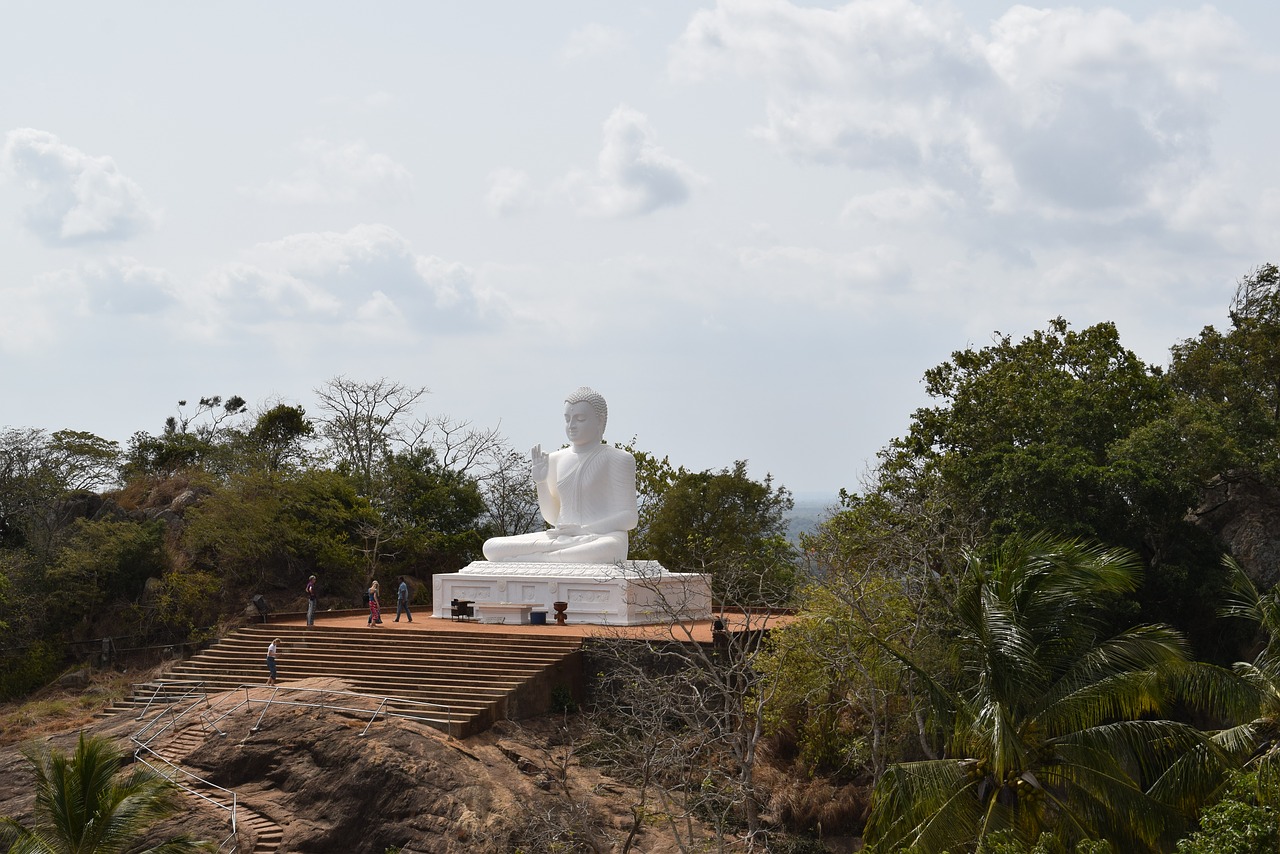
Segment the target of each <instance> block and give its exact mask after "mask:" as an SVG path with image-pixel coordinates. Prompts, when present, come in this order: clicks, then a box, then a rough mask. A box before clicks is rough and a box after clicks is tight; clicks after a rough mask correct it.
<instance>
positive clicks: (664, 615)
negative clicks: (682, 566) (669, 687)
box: [431, 560, 711, 626]
mask: <svg viewBox="0 0 1280 854" xmlns="http://www.w3.org/2000/svg"><path fill="white" fill-rule="evenodd" d="M431 587H432V603H433V606H432V614H433V616H436V617H445V618H447V617H449V606H450V603H451V602H452V601H453V600H454V599H467V600H470V601H471V602H474V603H476V605H477V607H478V608H479V609H480V611H481V612H483V605H484V604H485V603H491V604H494V605H532V606H533V610H535V611H546V612H547V622H548V623H549V624H554V620H555V609H554V608H553V607H552V603H554V602H568V603H569V607H568V609H567V610H566V611H565V616H566V618H567V619H568V621H569V622H571V623H593V624H598V625H608V626H640V625H647V624H650V623H666V622H670V621H672V620H674V619H684V620H708V619H711V577H710V576H708V575H700V574H695V573H680V572H667V570H666V569H664V568H663V567H662V565H661V564H659V563H658V562H657V561H655V560H628V561H622V562H621V563H491V562H489V561H484V560H478V561H474V562H472V563H471V565H470V566H468V567H467V568H466V569H463V570H461V571H460V572H453V573H447V574H442V575H436V576H434V577H433V578H432V582H431ZM498 610H501V609H498Z"/></svg>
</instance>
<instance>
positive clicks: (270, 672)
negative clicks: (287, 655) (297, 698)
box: [267, 638, 280, 685]
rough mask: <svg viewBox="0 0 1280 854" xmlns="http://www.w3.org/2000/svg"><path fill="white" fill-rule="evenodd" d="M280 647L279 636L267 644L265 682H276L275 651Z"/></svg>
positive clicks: (269, 683) (270, 683) (271, 683)
mask: <svg viewBox="0 0 1280 854" xmlns="http://www.w3.org/2000/svg"><path fill="white" fill-rule="evenodd" d="M279 649H280V638H276V639H275V640H273V641H272V642H271V643H270V644H268V645H267V676H268V678H267V684H268V685H274V684H276V652H278V651H279Z"/></svg>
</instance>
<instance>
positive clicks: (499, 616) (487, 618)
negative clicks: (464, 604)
mask: <svg viewBox="0 0 1280 854" xmlns="http://www.w3.org/2000/svg"><path fill="white" fill-rule="evenodd" d="M533 608H534V606H533V605H520V604H518V603H515V602H477V603H476V604H475V609H476V618H477V619H479V620H480V622H482V623H505V622H507V621H508V618H512V619H511V622H513V623H515V624H516V625H521V626H527V625H529V615H530V614H531V613H533Z"/></svg>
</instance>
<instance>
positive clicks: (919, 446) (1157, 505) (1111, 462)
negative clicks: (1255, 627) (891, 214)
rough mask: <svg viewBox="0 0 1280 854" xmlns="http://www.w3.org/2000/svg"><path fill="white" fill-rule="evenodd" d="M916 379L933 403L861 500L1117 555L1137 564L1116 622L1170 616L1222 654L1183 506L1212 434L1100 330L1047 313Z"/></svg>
mask: <svg viewBox="0 0 1280 854" xmlns="http://www.w3.org/2000/svg"><path fill="white" fill-rule="evenodd" d="M925 381H926V388H927V390H928V392H929V394H930V395H931V396H933V397H935V398H937V399H938V400H939V401H940V402H939V404H938V405H936V406H934V407H930V408H923V409H919V410H917V411H916V412H915V414H914V416H913V421H912V425H911V429H910V432H909V433H908V434H907V436H906V437H904V438H902V439H897V440H895V441H894V442H893V443H892V444H891V445H890V447H889V448H888V449H887V450H886V451H885V452H884V454H883V455H882V462H881V466H880V468H879V470H878V475H879V479H878V482H877V483H874V484H872V487H871V490H870V492H869V495H870V494H872V493H881V494H887V496H888V497H889V499H890V501H889V504H890V508H891V509H893V508H894V507H896V506H897V505H900V504H902V503H903V498H904V497H905V498H907V499H908V501H907V504H908V505H909V506H914V507H916V508H920V507H923V506H924V505H922V504H921V503H919V502H915V503H914V504H912V502H911V499H912V498H913V497H914V495H916V494H921V493H922V494H925V495H927V496H930V497H931V499H932V500H934V501H935V507H934V512H931V513H930V516H929V517H926V518H930V517H931V518H933V519H938V520H940V521H941V524H943V525H947V524H949V523H948V522H947V520H946V518H945V514H939V513H938V512H937V510H939V509H946V510H947V512H949V513H950V514H952V515H953V516H954V517H955V518H956V519H957V520H960V522H961V525H960V526H959V527H958V529H957V533H958V534H959V536H960V537H961V538H967V537H968V536H969V531H970V530H972V529H975V527H976V530H977V531H978V532H980V533H982V534H984V535H987V536H991V537H993V538H995V540H996V541H997V542H998V541H999V540H1000V539H1001V538H1003V537H1006V536H1010V535H1021V536H1026V535H1034V534H1035V533H1037V532H1040V531H1052V532H1055V533H1057V534H1059V535H1062V536H1073V537H1082V538H1085V539H1089V540H1096V541H1099V542H1104V543H1109V544H1112V545H1115V546H1120V547H1123V548H1127V549H1131V550H1132V551H1134V552H1135V553H1137V554H1138V555H1140V556H1141V557H1142V559H1143V561H1144V562H1145V563H1146V565H1147V569H1148V571H1147V572H1146V574H1145V576H1144V585H1143V587H1142V589H1141V590H1139V591H1137V592H1136V594H1135V597H1134V599H1135V600H1136V601H1134V602H1133V604H1132V606H1131V613H1129V614H1127V615H1126V614H1123V613H1117V615H1116V618H1117V620H1119V621H1121V622H1125V621H1128V622H1135V621H1138V620H1147V621H1153V620H1157V619H1158V620H1165V621H1169V622H1172V623H1174V624H1175V625H1177V626H1179V627H1180V628H1183V629H1184V630H1185V631H1187V632H1188V635H1189V637H1190V638H1191V640H1192V642H1193V644H1194V645H1195V646H1196V648H1197V649H1199V650H1202V651H1204V652H1205V653H1213V654H1218V655H1223V656H1226V657H1227V658H1228V660H1229V657H1230V656H1232V655H1234V653H1231V652H1222V653H1218V652H1216V650H1217V649H1218V648H1219V646H1220V645H1222V644H1223V640H1222V639H1221V638H1220V637H1219V636H1218V635H1219V632H1218V629H1219V624H1218V623H1217V621H1216V615H1215V607H1216V602H1218V601H1219V599H1220V597H1221V595H1222V594H1223V592H1224V591H1225V589H1226V583H1227V582H1226V578H1225V575H1224V574H1223V573H1222V572H1221V571H1219V569H1218V559H1219V556H1220V554H1221V552H1220V549H1219V548H1218V546H1217V545H1216V544H1215V542H1214V541H1213V539H1212V537H1211V536H1210V534H1208V533H1207V532H1205V531H1202V530H1200V529H1198V528H1197V527H1196V526H1195V525H1194V524H1193V523H1192V522H1190V521H1189V520H1188V513H1187V511H1188V510H1189V509H1190V508H1191V507H1193V506H1195V504H1196V503H1197V501H1198V498H1199V494H1200V491H1201V489H1202V488H1203V487H1204V485H1205V484H1206V483H1207V482H1208V480H1209V478H1210V477H1212V475H1213V473H1214V470H1215V468H1216V467H1217V466H1218V465H1220V464H1221V463H1222V462H1223V459H1224V457H1223V455H1222V450H1221V449H1222V448H1223V447H1224V445H1226V444H1227V442H1226V436H1225V434H1224V433H1223V432H1222V430H1221V429H1218V428H1216V427H1215V426H1214V425H1213V424H1206V423H1205V422H1204V421H1202V420H1201V418H1200V412H1199V409H1200V405H1199V404H1197V403H1196V402H1195V401H1190V400H1188V399H1187V398H1185V396H1182V395H1180V393H1179V392H1177V390H1176V389H1175V388H1174V387H1173V386H1171V385H1170V383H1169V382H1168V381H1167V379H1166V378H1165V376H1164V374H1163V372H1161V371H1160V370H1159V369H1156V368H1153V367H1151V366H1148V365H1145V364H1144V363H1143V362H1142V361H1141V360H1140V359H1139V358H1138V357H1137V356H1136V355H1134V354H1133V353H1132V352H1131V351H1129V350H1127V349H1125V348H1124V347H1122V346H1121V343H1120V338H1119V334H1118V332H1117V331H1116V328H1115V326H1114V325H1113V324H1110V323H1100V324H1097V325H1095V326H1092V327H1089V328H1087V329H1084V330H1082V331H1075V330H1073V329H1071V328H1070V327H1069V325H1068V324H1067V322H1066V321H1065V320H1063V319H1062V318H1057V319H1055V320H1053V321H1051V322H1050V324H1049V328H1048V329H1047V330H1043V331H1036V332H1034V333H1033V334H1031V335H1029V336H1027V337H1026V338H1024V339H1022V340H1021V341H1016V342H1015V341H1014V340H1013V339H1012V338H1011V337H1010V336H1007V335H1006V336H1001V337H1000V338H999V339H998V340H997V341H996V342H995V344H993V345H992V346H989V347H985V348H982V349H980V350H965V351H961V352H957V353H954V354H953V355H952V358H951V360H950V361H948V362H945V363H943V364H942V365H939V366H938V367H936V368H933V369H931V370H929V371H927V372H926V374H925ZM934 539H935V540H936V539H937V538H936V537H935V538H934ZM1228 645H1229V644H1228Z"/></svg>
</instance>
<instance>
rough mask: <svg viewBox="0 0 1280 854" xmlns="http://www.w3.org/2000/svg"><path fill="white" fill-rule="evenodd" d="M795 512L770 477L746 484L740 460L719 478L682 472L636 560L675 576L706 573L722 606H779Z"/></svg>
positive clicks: (789, 581)
mask: <svg viewBox="0 0 1280 854" xmlns="http://www.w3.org/2000/svg"><path fill="white" fill-rule="evenodd" d="M793 505H794V502H793V500H792V498H791V493H790V492H789V491H788V490H787V489H786V487H783V486H775V485H774V483H773V477H772V476H771V475H766V476H765V479H764V480H763V481H757V480H753V479H751V478H750V477H749V476H748V475H747V463H746V461H745V460H739V461H738V462H736V463H734V464H733V467H732V468H726V469H722V470H720V471H718V472H713V471H701V472H683V471H681V472H680V473H679V474H678V475H676V476H675V477H674V479H673V481H672V482H671V484H670V485H669V486H667V487H666V488H665V490H663V491H662V493H661V497H660V498H659V499H658V500H657V506H656V507H655V509H654V511H653V514H652V516H651V517H650V520H649V527H648V531H647V532H646V536H645V543H644V548H643V550H642V551H640V552H639V553H638V554H637V556H639V557H647V558H651V559H656V560H658V561H660V562H661V563H662V565H663V566H665V567H666V568H667V569H669V570H671V571H673V572H703V573H710V574H711V585H712V592H713V593H714V595H715V596H716V598H717V599H718V601H720V602H722V603H727V604H735V605H757V604H764V605H767V604H773V605H781V604H784V603H785V602H787V601H788V599H789V597H790V595H791V591H792V589H793V588H794V585H795V582H796V575H795V551H794V549H793V547H792V546H791V544H790V543H789V542H788V541H787V536H786V531H787V517H786V514H787V513H788V511H790V510H791V508H792V506H793Z"/></svg>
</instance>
